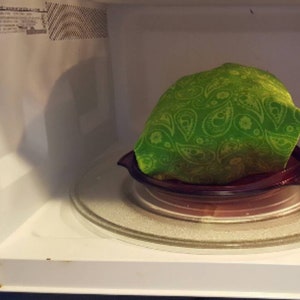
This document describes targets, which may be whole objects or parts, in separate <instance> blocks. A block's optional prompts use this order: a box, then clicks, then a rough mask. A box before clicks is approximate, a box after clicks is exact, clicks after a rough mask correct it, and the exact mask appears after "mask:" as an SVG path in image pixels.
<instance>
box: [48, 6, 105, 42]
mask: <svg viewBox="0 0 300 300" xmlns="http://www.w3.org/2000/svg"><path fill="white" fill-rule="evenodd" d="M46 6H47V21H48V32H49V38H50V39H51V40H73V39H95V38H106V37H107V14H106V9H105V8H93V7H82V6H76V5H69V4H59V3H54V2H47V3H46Z"/></svg>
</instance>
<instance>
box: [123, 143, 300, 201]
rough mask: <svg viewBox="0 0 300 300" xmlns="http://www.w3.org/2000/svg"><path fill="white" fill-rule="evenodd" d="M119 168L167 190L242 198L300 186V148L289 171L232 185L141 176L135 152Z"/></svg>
mask: <svg viewBox="0 0 300 300" xmlns="http://www.w3.org/2000/svg"><path fill="white" fill-rule="evenodd" d="M118 165H120V166H123V167H125V168H126V169H127V170H128V172H129V174H130V175H131V176H132V177H133V178H134V179H135V180H137V181H139V182H141V183H143V184H146V185H150V186H152V187H156V188H160V189H163V190H167V191H171V192H175V193H182V194H190V195H211V196H213V195H218V196H223V195H239V194H253V193H261V192H264V191H267V190H270V189H274V188H278V187H282V186H287V185H299V184H300V148H299V147H298V146H297V147H296V148H295V149H294V151H293V153H292V155H291V158H290V159H289V161H288V164H287V167H286V168H285V169H284V170H282V171H280V172H274V173H264V174H258V175H253V176H248V177H245V178H242V179H240V180H238V181H235V182H232V183H231V184H228V185H198V184H190V183H184V182H181V181H178V180H158V179H155V178H152V177H150V176H147V175H145V174H144V173H142V172H141V170H140V169H139V167H138V164H137V161H136V158H135V154H134V152H133V151H131V152H129V153H127V154H125V155H124V156H123V157H122V158H121V159H120V160H119V161H118Z"/></svg>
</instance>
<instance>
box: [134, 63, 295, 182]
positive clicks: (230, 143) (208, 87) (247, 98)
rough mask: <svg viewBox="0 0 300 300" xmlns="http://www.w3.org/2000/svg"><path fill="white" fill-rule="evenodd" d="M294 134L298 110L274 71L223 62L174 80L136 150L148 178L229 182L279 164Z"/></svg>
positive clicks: (288, 152)
mask: <svg viewBox="0 0 300 300" xmlns="http://www.w3.org/2000/svg"><path fill="white" fill-rule="evenodd" d="M299 133H300V110H299V109H298V108H297V107H295V105H294V103H293V101H292V99H291V96H290V94H289V93H288V91H287V90H286V88H285V87H284V85H283V84H282V83H281V82H280V81H279V80H278V79H277V78H276V77H274V76H273V75H272V74H270V73H268V72H265V71H262V70H259V69H256V68H253V67H246V66H241V65H238V64H231V63H227V64H224V65H222V66H220V67H218V68H215V69H212V70H209V71H205V72H201V73H197V74H193V75H188V76H185V77H183V78H181V79H179V80H178V81H177V82H176V83H175V84H173V85H172V86H171V87H170V88H169V89H168V90H167V91H166V92H165V93H164V94H163V95H162V96H161V98H160V99H159V101H158V103H157V105H156V107H155V108H154V110H153V112H152V113H151V115H150V117H149V119H148V120H147V122H146V125H145V128H144V130H143V132H142V134H141V136H140V137H139V139H138V141H137V143H136V145H135V148H134V152H135V156H136V159H137V163H138V166H139V168H140V170H141V171H142V172H143V173H144V174H147V175H149V176H151V177H154V178H157V179H161V180H165V179H177V180H180V181H183V182H188V183H196V184H227V183H229V182H232V181H234V180H237V179H240V178H242V177H244V176H247V175H251V174H258V173H265V172H272V171H278V170H282V169H283V168H284V167H285V165H286V163H287V161H288V159H289V157H290V155H291V153H292V151H293V149H294V147H295V146H296V144H297V141H298V139H299Z"/></svg>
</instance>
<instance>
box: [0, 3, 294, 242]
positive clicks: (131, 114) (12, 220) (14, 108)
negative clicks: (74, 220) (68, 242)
mask: <svg viewBox="0 0 300 300" xmlns="http://www.w3.org/2000/svg"><path fill="white" fill-rule="evenodd" d="M101 2H102V1H83V0H81V1H80V0H78V1H59V0H57V1H55V2H51V1H50V2H45V1H41V0H35V1H32V0H26V1H24V0H22V1H16V0H10V1H8V0H4V1H1V2H0V4H1V5H3V7H6V8H12V7H17V8H20V7H21V8H28V9H33V10H32V11H31V13H32V15H31V16H33V17H34V18H35V19H32V17H28V18H29V21H31V22H33V23H32V24H33V27H36V28H37V29H40V27H39V26H42V25H41V23H40V20H41V19H40V18H41V15H43V16H44V18H45V20H46V23H45V24H46V25H45V26H46V27H45V31H41V32H38V30H37V32H35V33H33V32H32V29H31V28H27V29H26V28H25V29H24V28H22V26H21V27H20V26H18V25H20V24H21V25H22V24H23V25H24V24H25V25H26V26H27V25H28V24H29V23H30V22H29V23H28V20H27V21H24V18H23V19H22V17H21V16H20V15H18V14H17V13H15V14H13V16H14V18H13V20H14V22H15V24H14V26H15V27H13V25H12V28H15V31H13V30H12V31H11V32H8V31H7V30H6V31H5V30H4V29H5V26H4V25H3V22H2V23H0V26H1V30H2V32H1V33H0V40H1V47H0V60H1V64H0V66H1V68H0V170H1V172H0V203H1V218H0V228H1V231H0V240H3V239H4V238H5V237H7V236H8V235H9V234H10V233H11V232H12V231H13V230H14V229H16V228H17V227H18V226H19V225H20V224H21V223H22V222H24V221H25V220H26V219H27V218H28V217H29V216H30V215H31V214H32V213H33V212H34V211H35V210H36V209H37V208H38V207H40V206H41V205H42V204H43V203H44V202H45V201H47V200H48V199H49V198H51V197H52V195H53V193H55V192H56V191H57V189H58V186H59V185H61V184H62V183H64V181H69V180H70V179H71V180H72V179H73V178H74V177H76V174H77V172H78V171H79V170H81V169H82V168H83V167H84V166H85V165H86V164H88V163H90V162H91V161H93V160H94V159H95V158H96V157H97V156H100V155H101V154H102V153H103V152H104V151H105V150H106V149H110V147H111V146H112V145H115V144H118V145H121V146H123V145H124V147H125V148H127V149H129V148H130V147H132V146H133V143H134V142H135V140H136V138H137V137H138V135H139V133H140V132H141V131H142V129H143V124H144V122H145V120H146V118H147V116H148V115H149V113H150V111H151V110H152V108H153V106H154V105H155V103H156V102H157V100H158V98H159V97H160V95H161V94H162V93H163V92H164V90H165V89H166V88H167V87H168V86H169V85H170V84H171V83H173V82H174V81H175V80H177V79H178V78H179V77H181V76H183V75H186V74H190V73H194V72H199V71H202V70H205V69H208V68H212V67H215V66H218V65H220V64H222V63H225V62H237V63H241V64H247V65H253V66H256V67H259V68H262V69H265V70H268V71H270V72H272V73H274V74H275V75H276V76H277V77H278V78H279V79H281V80H282V81H283V82H284V83H285V84H286V86H287V88H288V89H289V90H290V92H291V94H292V96H293V98H294V100H295V103H296V104H297V105H298V106H300V100H299V99H300V89H299V73H300V71H299V70H300V60H299V53H300V35H299V31H300V18H299V13H300V6H299V4H293V5H292V4H291V3H292V2H291V3H290V5H288V4H289V3H288V2H284V1H281V2H280V1H274V2H272V1H256V3H255V2H253V1H240V2H237V1H214V3H213V5H211V4H212V2H201V1H155V4H153V3H154V2H151V3H152V5H149V2H150V1H148V2H147V1H143V2H144V3H142V4H140V3H141V1H138V0H136V1H108V0H107V1H103V3H101ZM104 2H105V3H104ZM118 2H119V3H118ZM121 2H122V3H121ZM126 2H127V3H126ZM196 3H197V4H196ZM283 3H285V4H286V5H285V6H282V4H283ZM174 4H177V5H174ZM49 5H50V6H51V5H52V8H53V7H54V6H55V5H56V6H55V9H58V10H57V11H56V14H57V15H56V17H57V18H58V21H57V25H56V26H60V27H61V30H62V32H63V34H62V33H61V32H60V35H59V34H58V35H55V34H56V33H57V31H55V30H56V29H57V27H55V28H50V27H49V18H50V17H49ZM53 5H54V6H53ZM60 9H65V10H66V11H67V10H68V9H69V10H70V11H71V13H70V11H69V14H68V13H66V14H65V15H64V14H62V13H61V19H59V10H60ZM87 11H88V12H91V14H87V15H84V16H85V18H83V19H80V18H79V17H78V16H79V15H80V14H82V13H83V12H87ZM92 12H93V13H92ZM1 13H2V17H3V16H4V15H5V13H7V11H3V10H2V11H1ZM3 14H4V15H3ZM94 14H96V15H97V14H100V15H101V17H99V18H100V19H99V22H101V24H102V25H103V26H102V27H101V34H100V35H97V34H98V33H99V32H97V28H98V27H97V26H96V25H95V24H94V23H93V22H94V17H93V16H94ZM67 15H68V18H66V17H67ZM5 16H7V15H5ZM51 17H53V14H52V15H51ZM30 18H31V19H30ZM47 18H48V19H47ZM2 20H3V18H2ZM59 20H60V21H59ZM22 22H23V23H22ZM24 22H25V23H24ZM26 22H27V23H26ZM34 22H35V23H34ZM47 22H48V23H47ZM60 22H61V23H60ZM87 23H90V24H94V25H91V26H92V28H94V29H95V28H96V29H95V30H96V31H95V32H96V33H95V32H93V33H92V35H91V36H90V35H88V34H87V33H86V34H82V35H76V30H77V31H78V30H79V31H80V28H81V27H80V26H83V24H87ZM25 25H24V26H25ZM26 26H25V27H26ZM93 26H94V27H93ZM29 27H30V26H29ZM3 28H4V29H3ZM74 28H75V29H74ZM76 28H77V29H76ZM74 30H75V31H74ZM103 30H104V33H103ZM74 32H75V33H74ZM54 33H55V34H54ZM89 33H91V31H90V32H89ZM51 34H52V35H51ZM93 34H94V35H93Z"/></svg>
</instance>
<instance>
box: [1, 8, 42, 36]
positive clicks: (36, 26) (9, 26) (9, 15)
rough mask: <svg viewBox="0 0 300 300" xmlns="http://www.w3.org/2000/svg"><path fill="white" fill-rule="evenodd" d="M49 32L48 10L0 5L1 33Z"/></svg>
mask: <svg viewBox="0 0 300 300" xmlns="http://www.w3.org/2000/svg"><path fill="white" fill-rule="evenodd" d="M16 32H24V33H26V34H43V33H47V11H46V10H42V9H39V8H24V7H8V6H0V34H3V33H16Z"/></svg>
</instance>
